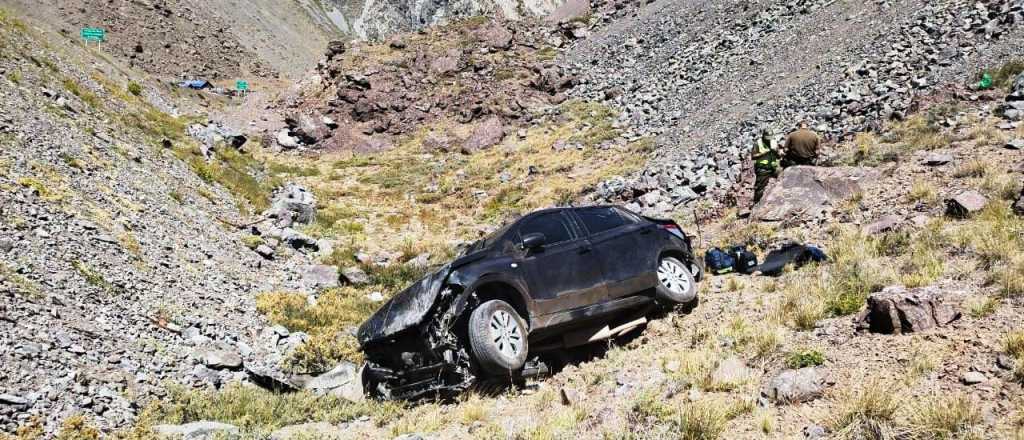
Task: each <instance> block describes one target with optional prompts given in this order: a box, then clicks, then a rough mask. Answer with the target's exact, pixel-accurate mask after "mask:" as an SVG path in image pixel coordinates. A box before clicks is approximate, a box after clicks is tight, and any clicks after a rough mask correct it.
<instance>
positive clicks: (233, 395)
mask: <svg viewBox="0 0 1024 440" xmlns="http://www.w3.org/2000/svg"><path fill="white" fill-rule="evenodd" d="M168 391H169V392H168V397H167V398H166V399H163V400H160V401H157V402H154V403H153V404H152V405H151V406H149V407H148V408H146V410H145V411H144V413H143V415H142V416H141V418H142V419H143V422H142V423H141V424H140V425H142V426H146V425H149V424H155V423H188V422H194V421H199V420H218V421H222V422H224V423H230V424H233V425H236V426H238V427H239V428H241V429H242V430H243V432H245V433H247V434H250V435H256V436H266V435H268V434H270V433H271V432H272V431H273V430H275V429H278V428H281V427H283V426H287V425H294V424H299V423H306V422H313V421H324V422H329V423H341V422H345V421H349V420H353V419H356V418H358V417H363V416H366V417H370V418H371V419H373V420H374V422H375V423H377V424H385V423H388V422H390V421H391V420H393V419H394V418H395V416H396V415H397V414H398V412H399V411H400V410H401V409H402V406H401V405H400V404H397V403H393V402H377V401H374V400H367V401H365V402H361V403H349V402H347V401H344V400H343V399H341V398H340V397H334V396H330V395H327V396H319V397H318V396H315V395H313V394H312V393H309V392H295V393H274V392H271V391H267V390H264V389H261V388H258V387H255V386H247V385H241V384H230V385H228V386H226V387H224V388H223V389H221V390H203V389H198V390H194V389H190V388H185V387H178V386H172V387H170V388H169V390H168Z"/></svg>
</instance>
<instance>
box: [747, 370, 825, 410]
mask: <svg viewBox="0 0 1024 440" xmlns="http://www.w3.org/2000/svg"><path fill="white" fill-rule="evenodd" d="M824 390H825V377H824V376H823V375H822V374H821V373H820V372H819V371H818V369H817V368H814V367H808V368H801V369H799V370H785V371H783V372H781V373H779V375H778V376H775V377H774V378H772V380H770V381H768V383H767V384H765V386H764V388H763V389H762V390H761V395H762V397H764V398H766V399H769V400H771V401H773V402H775V403H778V404H791V403H800V402H807V401H809V400H814V399H817V398H818V397H820V396H821V393H822V392H823V391H824Z"/></svg>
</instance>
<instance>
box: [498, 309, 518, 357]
mask: <svg viewBox="0 0 1024 440" xmlns="http://www.w3.org/2000/svg"><path fill="white" fill-rule="evenodd" d="M491 340H492V341H493V342H494V346H495V347H497V348H498V352H500V353H501V355H502V356H504V357H505V358H506V359H515V358H516V356H517V355H519V352H520V351H521V350H522V349H523V333H522V331H521V330H520V329H519V322H518V321H517V320H516V319H515V317H513V316H512V314H511V313H509V312H506V311H504V310H498V311H497V312H495V313H494V314H493V315H491Z"/></svg>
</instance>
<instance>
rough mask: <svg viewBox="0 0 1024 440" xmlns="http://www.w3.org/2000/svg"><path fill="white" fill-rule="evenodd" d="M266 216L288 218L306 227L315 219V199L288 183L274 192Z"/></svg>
mask: <svg viewBox="0 0 1024 440" xmlns="http://www.w3.org/2000/svg"><path fill="white" fill-rule="evenodd" d="M266 215H268V216H269V217H271V218H275V219H284V218H290V219H291V220H293V221H295V222H297V223H301V224H307V225H308V224H310V223H312V222H313V220H315V219H316V198H315V197H313V193H312V192H309V190H307V189H306V188H305V187H303V186H301V185H296V184H294V183H289V184H287V185H285V186H283V187H281V188H279V189H278V190H277V191H274V198H273V202H272V204H271V207H270V209H269V210H268V211H267V213H266ZM287 226H290V225H287Z"/></svg>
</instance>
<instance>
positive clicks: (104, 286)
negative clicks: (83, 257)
mask: <svg viewBox="0 0 1024 440" xmlns="http://www.w3.org/2000/svg"><path fill="white" fill-rule="evenodd" d="M71 266H72V267H74V268H75V270H76V271H78V273H79V274H80V275H82V277H83V278H85V282H87V283H89V284H91V285H92V286H94V287H97V288H99V289H100V290H103V291H104V292H106V293H108V294H114V293H118V292H119V291H120V288H118V287H117V286H115V285H113V284H111V283H110V282H109V281H107V279H106V278H104V277H103V274H101V273H99V272H98V271H97V270H96V269H93V268H92V267H90V266H89V265H88V264H86V263H84V262H82V261H78V260H75V261H72V262H71Z"/></svg>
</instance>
